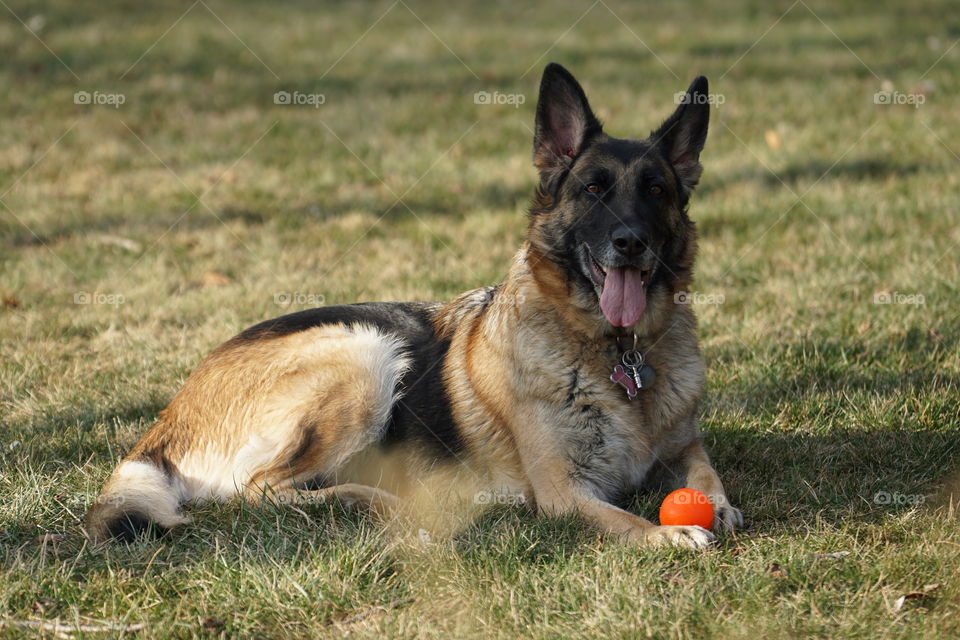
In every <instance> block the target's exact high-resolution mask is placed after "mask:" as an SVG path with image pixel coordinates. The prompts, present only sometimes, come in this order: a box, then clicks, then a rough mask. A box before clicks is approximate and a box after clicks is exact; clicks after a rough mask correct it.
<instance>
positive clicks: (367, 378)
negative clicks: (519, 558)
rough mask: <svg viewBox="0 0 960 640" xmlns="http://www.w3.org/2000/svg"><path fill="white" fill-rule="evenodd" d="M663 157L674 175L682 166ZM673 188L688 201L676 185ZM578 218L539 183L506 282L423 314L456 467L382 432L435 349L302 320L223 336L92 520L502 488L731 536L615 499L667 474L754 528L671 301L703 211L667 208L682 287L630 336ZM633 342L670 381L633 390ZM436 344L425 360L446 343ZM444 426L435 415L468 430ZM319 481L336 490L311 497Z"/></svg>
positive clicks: (574, 507) (727, 516)
mask: <svg viewBox="0 0 960 640" xmlns="http://www.w3.org/2000/svg"><path fill="white" fill-rule="evenodd" d="M555 73H556V72H555ZM704 82H705V81H704ZM703 86H706V85H705V84H704V85H703ZM569 95H570V94H569V92H568V96H569ZM597 126H599V125H597ZM538 135H539V134H538ZM597 135H598V136H602V134H597ZM593 153H597V154H599V152H593V151H591V150H590V149H588V150H586V151H585V152H584V155H583V159H581V160H578V162H579V163H580V164H581V165H583V164H584V163H590V162H593V161H595V162H597V163H602V162H603V160H602V158H600V157H599V156H598V157H597V158H593V157H592V155H591V154H593ZM683 157H686V156H683ZM568 159H569V158H567V159H565V160H564V166H566V165H567V164H569V163H568V162H567V160H568ZM688 160H689V159H688ZM536 162H537V163H538V166H540V167H541V171H542V172H547V173H549V172H550V171H553V169H549V167H550V166H552V164H555V162H554V159H552V158H551V157H550V156H549V155H544V152H543V150H542V149H540V150H538V151H537V155H536ZM650 162H660V163H664V162H665V161H664V160H663V159H659V160H657V159H655V158H654V159H651V160H650ZM661 169H663V172H664V174H665V175H670V168H669V167H667V166H662V167H661ZM693 170H696V171H697V175H696V176H694V178H696V177H697V176H698V175H699V173H698V172H699V164H696V166H695V167H692V168H691V167H686V174H685V175H687V176H690V175H693V174H692V173H691V172H692V171H693ZM547 177H548V178H549V175H548V176H547ZM571 179H572V178H571ZM634 179H635V177H634V178H631V180H634ZM693 183H695V180H694V181H693ZM693 183H690V184H689V185H686V187H690V188H692V184H693ZM686 187H685V188H686ZM666 188H667V189H668V190H671V194H672V196H674V200H673V202H679V200H677V191H676V189H677V187H674V186H672V185H670V184H668V185H667V186H666ZM581 213H582V210H581ZM577 215H578V214H577V212H576V208H575V207H572V206H570V205H569V203H567V205H564V204H563V203H557V202H554V199H553V196H552V195H550V194H549V193H548V191H547V190H546V189H545V188H544V186H543V184H541V187H540V188H539V189H538V191H537V195H536V197H535V200H534V205H533V208H532V215H531V221H530V226H529V228H528V235H527V238H528V239H527V242H526V243H525V244H524V246H523V247H522V248H521V250H520V251H519V252H518V253H517V255H516V257H515V259H514V261H513V264H512V265H511V268H510V271H509V274H508V276H507V278H506V280H505V281H504V282H503V283H502V284H501V285H500V286H499V287H497V288H485V289H478V290H475V291H468V292H466V293H464V294H462V295H461V296H459V297H458V298H457V299H455V300H454V301H452V302H450V303H448V304H446V305H443V306H442V307H441V306H430V307H423V309H422V310H421V311H422V312H423V313H426V314H427V316H425V317H427V318H428V320H427V321H424V320H422V319H421V320H420V321H419V322H420V323H421V324H422V323H423V322H427V323H428V324H429V322H432V331H433V335H432V336H430V337H432V338H433V339H434V341H435V342H436V345H439V344H441V343H446V341H448V342H449V348H448V349H446V351H445V355H438V356H437V357H438V358H442V360H438V361H436V362H431V363H428V364H423V363H421V365H419V366H421V367H427V368H428V369H432V368H433V367H439V371H440V374H441V380H440V381H439V382H432V383H431V387H430V388H429V389H428V392H431V393H432V392H434V391H435V394H436V396H438V397H442V398H443V400H444V401H445V402H446V403H448V404H449V411H450V413H451V414H452V422H453V425H452V427H453V430H454V433H455V438H454V439H456V440H457V441H458V443H457V445H458V446H460V445H462V448H461V450H460V452H459V453H454V456H453V457H454V458H455V461H454V462H450V460H446V461H441V460H440V457H438V456H437V455H436V452H434V454H433V455H431V453H430V452H428V451H427V449H428V447H427V446H425V445H424V444H423V441H422V440H417V439H415V438H409V439H407V440H404V439H403V437H401V436H402V434H401V436H398V438H399V440H398V443H397V442H393V443H390V446H386V444H385V443H384V440H385V437H386V435H385V434H387V432H388V430H389V429H390V424H394V425H395V424H396V423H391V420H393V419H394V414H395V409H396V408H397V407H401V408H402V404H399V403H403V398H401V397H400V395H402V393H403V392H404V390H405V386H404V385H405V384H408V383H409V384H412V385H413V386H415V385H416V382H413V383H410V381H409V380H406V379H405V378H404V374H405V372H406V371H407V370H408V369H410V371H411V375H414V374H416V375H417V377H418V378H420V377H422V376H423V375H426V373H428V371H417V370H416V369H415V368H413V360H414V359H415V358H414V356H415V355H417V354H415V353H413V352H412V350H413V349H415V347H414V346H413V345H411V344H407V343H405V341H404V340H405V336H404V335H403V330H402V329H400V330H397V332H396V334H393V333H390V332H389V331H387V330H381V329H377V328H374V327H372V326H368V325H366V324H364V323H363V322H359V321H358V322H350V323H344V322H340V323H338V324H327V325H323V324H320V325H311V324H309V323H306V324H302V325H300V324H295V326H294V328H293V330H290V331H289V332H286V333H284V332H283V331H280V330H279V329H278V330H276V331H272V330H271V328H270V326H268V327H267V328H266V329H263V328H262V327H261V328H259V329H258V330H257V331H253V332H245V333H243V334H241V335H239V336H237V337H236V338H234V339H232V340H230V341H229V342H227V343H225V344H224V345H222V346H221V347H220V348H218V349H217V350H215V351H214V352H213V353H212V354H211V355H210V356H209V357H208V358H207V359H206V360H205V361H204V362H203V363H202V364H201V365H200V366H199V367H198V368H197V369H196V370H195V371H194V372H193V374H192V375H191V376H190V377H189V378H188V379H187V381H186V383H185V384H184V386H183V388H182V389H181V390H180V392H179V393H178V394H177V395H176V397H174V399H173V401H172V402H171V403H170V406H169V407H167V409H165V410H164V411H163V412H161V414H160V417H159V419H158V420H157V422H156V424H154V425H153V427H152V428H151V429H150V430H149V431H148V432H147V433H146V434H145V435H144V436H143V437H142V438H141V440H140V441H139V442H138V443H137V444H136V446H134V448H133V450H132V451H131V452H130V453H129V455H128V456H127V457H126V458H125V459H124V460H123V461H122V462H121V464H120V465H119V466H118V467H117V469H116V471H115V472H114V474H113V475H112V476H111V478H110V479H109V480H108V482H107V484H106V486H105V487H104V490H103V492H102V494H101V496H100V498H98V500H97V503H96V504H95V505H94V506H93V507H92V508H91V509H90V511H89V512H88V516H87V530H88V532H89V533H90V535H91V536H92V537H93V538H94V539H96V540H100V539H104V538H106V537H108V536H109V535H111V534H112V532H113V527H114V525H115V524H116V523H117V522H119V521H121V520H122V518H124V517H127V518H128V520H129V519H131V518H139V519H141V520H142V519H146V520H148V521H152V522H154V523H156V524H158V525H160V526H161V527H171V526H175V525H178V524H183V523H185V522H187V521H188V520H189V519H188V518H187V517H186V516H184V515H182V514H181V513H180V512H179V507H180V504H182V503H183V502H188V501H191V500H210V499H214V500H225V499H229V498H231V497H235V496H241V497H243V498H245V499H247V500H250V501H252V502H259V501H261V500H269V501H273V502H280V503H287V502H303V501H320V502H323V501H326V500H330V499H339V500H342V501H344V502H347V503H359V504H365V505H369V506H371V507H373V508H374V509H375V510H376V511H378V512H380V513H382V514H387V513H392V512H395V511H396V510H397V509H398V506H399V505H401V504H423V503H426V502H430V501H434V502H437V501H438V499H440V498H444V499H446V498H450V499H452V502H461V503H462V502H470V501H471V499H473V501H476V496H477V495H481V494H482V493H483V492H487V493H489V492H496V493H498V494H501V493H506V494H510V495H514V496H519V497H522V499H523V500H522V501H523V502H525V503H527V504H528V505H529V506H531V507H534V508H536V509H538V510H540V511H541V512H544V513H547V514H553V515H557V514H563V513H571V512H573V513H579V514H580V515H582V516H583V517H584V518H585V519H586V520H587V521H589V522H591V523H592V524H593V525H595V526H597V527H599V528H600V529H602V530H604V531H606V532H609V533H610V534H613V535H616V536H620V537H623V538H626V539H630V540H635V541H639V542H643V543H647V544H653V545H657V544H680V545H687V546H692V547H704V546H706V545H709V544H710V543H711V542H712V541H713V540H714V537H713V535H712V534H711V533H709V532H708V531H706V530H704V529H701V528H699V527H671V526H656V525H654V524H652V523H651V522H649V521H647V520H645V519H643V518H641V517H639V516H637V515H634V514H632V513H629V512H628V511H625V510H623V509H620V508H618V507H617V506H614V502H615V501H616V499H617V498H619V497H622V496H623V495H625V494H628V493H630V492H631V491H634V490H637V489H639V488H640V486H641V484H642V483H643V482H644V481H645V479H646V478H648V476H649V475H650V473H651V471H652V470H653V469H654V468H658V469H659V468H662V469H666V471H667V473H668V474H670V475H669V479H671V480H672V481H673V482H674V483H675V484H678V485H679V484H685V485H686V486H690V487H693V488H695V489H698V490H700V491H702V492H704V493H705V494H707V495H708V496H709V497H710V498H711V500H712V501H713V504H714V505H715V507H716V509H715V513H716V521H715V527H719V528H726V529H732V528H733V527H734V526H739V525H740V524H741V523H742V518H741V516H740V512H739V511H738V510H737V509H735V508H733V507H732V506H731V505H730V504H729V502H728V500H727V498H726V494H725V492H724V488H723V485H722V483H721V482H720V479H719V476H718V475H717V473H716V471H714V469H713V467H712V466H711V465H710V461H709V458H708V457H707V454H706V452H705V450H704V448H703V445H702V436H701V434H700V431H699V428H698V425H697V412H698V407H699V403H700V399H701V396H702V393H703V390H704V386H705V373H704V364H703V361H702V359H701V357H700V353H699V349H698V346H697V341H696V321H695V318H694V315H693V312H692V310H691V308H690V307H689V306H687V305H684V304H676V303H675V301H674V299H673V294H674V293H675V292H677V291H680V290H685V289H687V288H688V286H689V283H690V278H691V273H692V268H693V262H694V258H695V256H696V234H695V229H694V226H693V223H692V222H690V220H689V219H688V218H687V217H686V214H685V212H684V211H683V210H682V209H681V208H680V205H677V206H674V207H672V208H670V209H669V210H664V211H662V212H661V217H662V222H663V224H664V225H665V226H666V227H667V228H668V231H669V233H668V235H669V237H670V238H671V239H672V240H674V241H676V246H677V247H679V248H678V249H677V250H676V251H675V252H674V253H673V254H672V255H671V263H670V264H671V265H672V266H671V267H669V268H668V267H666V266H665V265H664V266H663V268H664V269H668V270H669V274H667V281H668V282H669V283H670V285H668V286H665V287H664V286H661V287H657V288H655V289H653V288H651V289H650V291H651V293H650V294H649V296H648V297H647V298H646V301H647V302H646V309H645V311H644V312H643V314H642V316H640V319H639V321H637V322H636V324H635V325H634V326H633V327H631V328H630V331H629V332H625V331H622V330H620V329H614V328H613V327H612V326H611V324H609V323H608V322H607V321H606V320H605V319H604V317H603V315H602V314H601V312H600V310H599V308H598V301H597V292H596V291H593V290H590V289H589V287H587V286H583V284H582V283H581V284H580V285H577V284H576V283H574V282H571V278H570V273H569V271H568V270H565V266H562V265H566V269H569V268H570V265H569V264H568V263H569V261H570V260H571V257H570V256H569V255H564V256H558V252H563V251H567V252H569V244H565V243H564V242H562V241H561V239H562V238H563V237H564V233H563V231H564V230H566V229H569V228H573V227H576V225H577V224H578V219H577ZM581 228H582V227H581ZM591 228H592V229H597V228H600V227H599V226H594V227H591ZM578 251H579V249H578ZM600 284H602V283H599V282H598V283H597V286H598V287H599V286H600ZM670 287H672V290H670ZM290 317H293V316H290ZM298 317H299V316H298ZM338 317H340V316H338ZM358 317H359V316H358ZM278 326H279V325H278ZM618 332H619V333H618ZM427 333H429V327H428V330H427ZM412 335H417V336H419V335H420V334H419V333H417V332H416V330H414V332H413V334H412ZM625 337H628V338H629V339H631V340H632V339H635V340H636V347H637V348H638V349H639V350H640V351H641V352H642V353H643V354H644V357H645V359H646V362H647V364H649V365H650V366H651V367H652V368H653V370H654V371H655V372H656V376H657V379H656V382H655V383H654V384H653V385H652V386H651V387H650V388H646V389H643V390H642V391H641V393H640V394H639V395H638V396H637V397H636V399H635V400H630V399H628V398H627V397H626V394H625V393H624V390H623V389H622V388H621V387H620V386H618V385H616V384H613V383H612V382H611V381H610V379H609V376H610V373H611V369H612V367H613V366H614V365H615V364H616V363H617V362H618V358H619V354H620V353H621V351H622V349H623V346H622V345H621V344H620V339H621V338H625ZM418 339H419V340H420V341H421V342H420V343H419V344H420V347H419V348H426V349H428V350H427V351H424V352H423V353H425V354H431V353H433V351H430V350H429V349H430V347H431V345H430V344H427V345H426V347H424V345H423V337H422V336H420V337H419V338H418ZM426 342H428V343H429V339H428V340H426ZM436 345H433V346H436ZM629 346H634V345H632V344H630V345H629ZM438 353H441V354H442V353H444V352H442V351H438ZM431 380H432V378H431ZM434 386H437V387H438V388H436V389H434V388H433V387H434ZM441 415H445V414H441ZM413 419H416V420H419V418H418V417H417V416H416V415H414V416H413ZM433 419H434V420H435V423H434V426H435V427H438V426H442V427H444V428H447V427H450V425H446V424H443V425H438V424H436V421H441V420H442V418H437V417H435V416H434V418H433ZM421 422H422V421H421ZM423 426H424V427H426V428H427V429H429V425H426V423H424V425H423ZM448 437H449V436H448ZM437 439H438V442H437V443H434V444H440V445H444V443H443V441H442V439H440V438H439V437H438V438H437ZM444 446H445V445H444ZM451 451H452V450H451ZM314 479H320V480H322V481H323V484H324V485H326V486H324V487H323V488H321V489H318V490H314V491H308V490H305V488H304V483H306V482H307V481H310V480H314ZM471 496H473V498H471ZM453 509H454V510H455V511H456V510H457V508H456V507H453ZM131 526H132V525H131Z"/></svg>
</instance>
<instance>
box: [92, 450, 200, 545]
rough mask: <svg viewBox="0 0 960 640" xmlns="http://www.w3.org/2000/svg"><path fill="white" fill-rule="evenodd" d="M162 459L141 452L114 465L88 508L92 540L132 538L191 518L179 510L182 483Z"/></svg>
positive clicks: (161, 531)
mask: <svg viewBox="0 0 960 640" xmlns="http://www.w3.org/2000/svg"><path fill="white" fill-rule="evenodd" d="M158 460H159V461H158ZM163 461H164V458H162V457H160V456H144V455H140V456H138V457H136V458H129V457H128V458H127V459H125V460H124V461H123V462H121V463H120V465H119V466H117V468H116V469H115V470H114V472H113V475H111V476H110V479H109V480H108V481H107V484H106V485H105V486H104V487H103V491H101V492H100V495H99V496H98V497H97V499H96V501H95V502H94V503H93V505H92V506H91V507H90V509H89V510H88V511H87V516H86V532H87V535H88V536H89V537H90V539H91V540H92V541H94V542H102V541H104V540H109V539H111V538H117V539H120V540H126V541H133V540H135V539H136V538H137V537H138V536H140V535H142V534H152V535H157V534H160V533H163V532H164V531H166V530H167V529H169V528H170V527H173V526H176V525H179V524H186V523H187V522H189V521H190V518H188V517H187V516H184V515H183V514H181V513H180V505H181V504H182V503H183V502H184V501H185V500H186V499H187V496H186V490H185V488H184V487H183V483H182V482H181V481H180V480H179V479H178V478H177V477H176V473H175V471H174V470H173V469H172V468H171V467H170V465H167V464H164V462H163Z"/></svg>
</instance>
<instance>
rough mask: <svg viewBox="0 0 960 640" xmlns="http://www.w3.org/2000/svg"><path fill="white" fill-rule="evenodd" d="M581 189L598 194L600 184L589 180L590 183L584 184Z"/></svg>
mask: <svg viewBox="0 0 960 640" xmlns="http://www.w3.org/2000/svg"><path fill="white" fill-rule="evenodd" d="M583 190H584V191H586V192H587V193H592V194H598V193H600V185H598V184H597V183H596V182H591V183H590V184H588V185H587V186H585V187H584V188H583Z"/></svg>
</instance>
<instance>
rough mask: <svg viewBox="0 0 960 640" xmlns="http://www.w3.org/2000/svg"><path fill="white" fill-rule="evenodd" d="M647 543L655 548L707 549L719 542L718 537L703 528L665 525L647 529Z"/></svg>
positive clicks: (645, 536)
mask: <svg viewBox="0 0 960 640" xmlns="http://www.w3.org/2000/svg"><path fill="white" fill-rule="evenodd" d="M644 538H645V542H646V543H647V544H650V545H652V546H655V547H662V546H674V547H687V548H689V549H706V548H708V547H711V546H713V545H714V544H716V542H717V537H716V536H715V535H713V534H712V533H710V532H709V531H707V530H706V529H704V528H703V527H698V526H696V525H694V526H678V525H663V526H659V527H652V528H650V529H647V531H646V532H645V535H644Z"/></svg>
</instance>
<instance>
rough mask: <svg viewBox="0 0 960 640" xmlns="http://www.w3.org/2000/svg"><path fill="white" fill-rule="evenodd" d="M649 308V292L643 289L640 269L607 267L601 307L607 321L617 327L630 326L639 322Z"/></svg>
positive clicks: (601, 295)
mask: <svg viewBox="0 0 960 640" xmlns="http://www.w3.org/2000/svg"><path fill="white" fill-rule="evenodd" d="M646 308H647V294H646V292H645V291H644V290H643V281H642V280H641V279H640V270H639V269H635V268H633V267H612V268H610V269H607V277H606V278H605V279H604V281H603V292H601V294H600V309H601V311H603V315H604V316H606V317H607V321H608V322H609V323H610V324H612V325H613V326H615V327H629V326H632V325H634V324H636V323H637V321H638V320H639V319H640V316H642V315H643V311H644V309H646Z"/></svg>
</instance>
